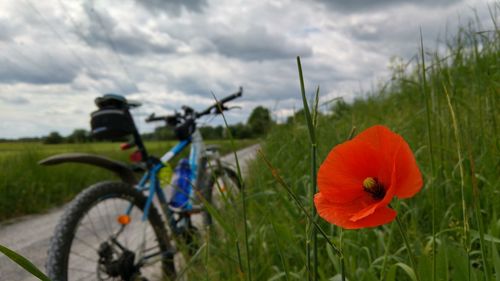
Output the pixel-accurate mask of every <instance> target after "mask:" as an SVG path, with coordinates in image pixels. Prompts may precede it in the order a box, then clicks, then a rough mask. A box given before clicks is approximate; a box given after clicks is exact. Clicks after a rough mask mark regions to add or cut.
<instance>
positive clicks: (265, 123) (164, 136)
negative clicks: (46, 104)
mask: <svg viewBox="0 0 500 281" xmlns="http://www.w3.org/2000/svg"><path fill="white" fill-rule="evenodd" d="M273 125H274V121H273V120H272V119H271V114H270V112H269V109H267V108H265V107H263V106H258V107H256V108H254V109H253V111H252V113H251V114H250V116H249V117H248V120H247V122H246V123H238V124H235V125H229V126H228V128H226V127H225V126H221V125H219V126H203V127H199V130H200V132H201V134H202V135H203V138H204V139H207V140H217V139H224V138H228V137H229V134H231V136H232V137H233V138H235V139H249V138H259V137H262V136H265V135H266V134H267V132H268V131H269V129H270V128H271V127H272V126H273ZM142 137H143V139H144V140H175V139H176V138H175V134H174V131H173V130H172V128H167V127H158V128H156V129H155V130H154V131H153V132H151V133H144V134H142ZM1 141H12V140H2V139H0V142H1ZM16 141H31V142H43V143H45V144H60V143H88V142H96V141H97V140H96V139H94V138H93V137H92V136H91V134H90V132H89V131H88V130H85V129H75V130H74V131H73V132H72V133H71V134H69V135H68V136H62V135H61V134H60V133H59V132H57V131H53V132H50V133H49V134H48V135H46V136H43V137H41V138H37V137H33V138H20V139H18V140H16Z"/></svg>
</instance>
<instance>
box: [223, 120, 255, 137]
mask: <svg viewBox="0 0 500 281" xmlns="http://www.w3.org/2000/svg"><path fill="white" fill-rule="evenodd" d="M229 130H231V135H232V137H233V138H235V139H249V138H251V137H253V134H252V129H250V127H249V126H247V125H245V124H242V123H238V124H236V125H231V126H229ZM226 137H227V136H226Z"/></svg>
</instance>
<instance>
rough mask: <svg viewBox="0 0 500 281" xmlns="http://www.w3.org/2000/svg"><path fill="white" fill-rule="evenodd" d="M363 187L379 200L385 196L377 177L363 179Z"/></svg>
mask: <svg viewBox="0 0 500 281" xmlns="http://www.w3.org/2000/svg"><path fill="white" fill-rule="evenodd" d="M363 188H364V189H365V191H366V192H368V193H370V194H371V196H372V197H373V199H375V200H380V199H382V198H384V196H385V188H384V186H383V185H382V184H381V183H380V182H378V180H377V178H372V177H367V178H366V179H365V180H364V181H363Z"/></svg>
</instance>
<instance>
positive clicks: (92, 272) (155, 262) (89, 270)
mask: <svg viewBox="0 0 500 281" xmlns="http://www.w3.org/2000/svg"><path fill="white" fill-rule="evenodd" d="M145 205H146V197H145V196H144V195H143V194H142V193H141V192H139V191H138V190H136V189H133V188H132V187H131V186H130V185H128V184H125V183H122V182H102V183H97V184H95V185H93V186H91V187H89V188H87V189H86V190H84V191H83V192H82V193H80V194H79V195H78V196H77V197H76V198H75V200H73V201H72V202H71V203H70V205H69V206H68V208H67V210H66V211H65V213H64V215H63V216H62V218H61V220H60V222H59V224H58V226H57V227H56V230H55V234H54V236H53V237H52V239H51V245H50V247H49V252H48V261H47V265H46V269H47V273H48V275H49V277H50V278H51V279H52V280H54V281H68V280H71V281H72V280H124V281H129V280H150V281H152V280H165V279H166V280H173V279H175V266H174V261H173V256H174V251H173V247H172V246H171V245H170V242H169V239H168V234H167V231H166V230H165V226H164V224H163V221H162V219H161V216H160V215H159V214H158V212H157V210H156V208H155V207H154V206H153V205H152V206H151V207H150V209H149V213H148V217H147V220H145V221H144V222H143V221H142V217H143V214H144V213H143V210H144V207H145Z"/></svg>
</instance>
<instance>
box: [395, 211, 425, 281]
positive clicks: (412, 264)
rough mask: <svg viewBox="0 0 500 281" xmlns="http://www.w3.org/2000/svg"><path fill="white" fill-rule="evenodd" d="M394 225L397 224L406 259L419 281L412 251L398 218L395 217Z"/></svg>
mask: <svg viewBox="0 0 500 281" xmlns="http://www.w3.org/2000/svg"><path fill="white" fill-rule="evenodd" d="M396 223H397V224H398V227H399V232H401V236H402V237H403V241H404V243H405V246H406V250H407V251H408V257H409V258H410V263H411V267H412V268H413V272H414V273H415V277H416V278H417V280H418V281H420V277H419V276H418V272H417V267H416V263H415V256H414V255H413V251H412V250H411V247H410V243H409V242H408V237H406V232H405V230H404V229H403V224H402V223H401V220H399V217H398V216H396Z"/></svg>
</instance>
